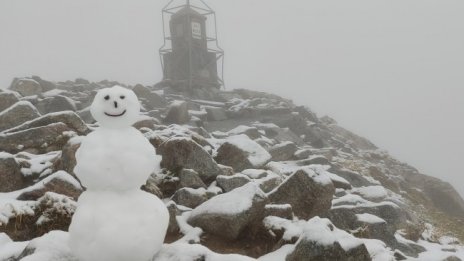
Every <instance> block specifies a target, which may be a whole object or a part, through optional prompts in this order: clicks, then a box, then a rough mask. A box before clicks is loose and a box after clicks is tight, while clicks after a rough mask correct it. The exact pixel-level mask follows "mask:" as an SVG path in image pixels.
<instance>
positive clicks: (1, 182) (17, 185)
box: [0, 152, 26, 192]
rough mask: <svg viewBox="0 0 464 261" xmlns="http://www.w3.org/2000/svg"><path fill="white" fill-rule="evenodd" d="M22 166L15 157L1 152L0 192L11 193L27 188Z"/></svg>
mask: <svg viewBox="0 0 464 261" xmlns="http://www.w3.org/2000/svg"><path fill="white" fill-rule="evenodd" d="M25 183H26V182H25V179H24V176H23V174H22V173H21V166H20V165H19V164H18V162H17V161H16V159H15V158H14V156H13V155H11V154H8V153H6V152H0V192H11V191H15V190H19V189H22V188H24V187H25V186H26V184H25Z"/></svg>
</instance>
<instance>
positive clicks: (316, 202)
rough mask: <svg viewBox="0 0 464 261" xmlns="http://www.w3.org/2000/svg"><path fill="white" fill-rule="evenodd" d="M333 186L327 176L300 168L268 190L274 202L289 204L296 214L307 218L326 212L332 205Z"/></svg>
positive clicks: (271, 200)
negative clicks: (271, 189) (278, 184)
mask: <svg viewBox="0 0 464 261" xmlns="http://www.w3.org/2000/svg"><path fill="white" fill-rule="evenodd" d="M334 193H335V188H334V186H333V184H332V182H331V181H330V179H329V177H328V176H327V175H326V174H323V173H316V172H315V171H314V170H312V169H300V170H298V171H296V172H295V173H294V174H292V175H291V176H289V177H288V178H287V179H286V180H285V181H284V182H283V183H282V184H281V185H280V186H278V187H277V188H275V189H274V190H273V191H271V192H269V194H268V196H269V200H270V202H272V203H276V204H286V203H288V204H290V205H292V208H293V211H294V213H295V215H296V216H298V217H300V218H303V219H308V218H311V217H314V216H318V215H321V214H324V213H325V212H327V211H328V210H329V209H330V207H331V206H332V197H333V195H334Z"/></svg>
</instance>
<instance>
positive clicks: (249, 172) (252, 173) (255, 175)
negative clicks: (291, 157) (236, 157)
mask: <svg viewBox="0 0 464 261" xmlns="http://www.w3.org/2000/svg"><path fill="white" fill-rule="evenodd" d="M241 173H242V174H243V175H246V176H248V177H249V178H252V179H260V178H264V177H266V176H267V171H266V170H263V169H245V170H243V171H242V172H241Z"/></svg>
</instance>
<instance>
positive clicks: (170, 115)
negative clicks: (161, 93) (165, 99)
mask: <svg viewBox="0 0 464 261" xmlns="http://www.w3.org/2000/svg"><path fill="white" fill-rule="evenodd" d="M189 120H190V115H189V113H188V104H187V102H185V101H173V102H172V103H171V104H170V105H169V107H168V111H167V115H166V117H165V118H164V122H166V123H175V124H185V123H187V122H188V121H189Z"/></svg>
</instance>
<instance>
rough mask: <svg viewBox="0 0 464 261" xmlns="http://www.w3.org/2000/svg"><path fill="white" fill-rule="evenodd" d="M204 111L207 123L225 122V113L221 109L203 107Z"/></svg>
mask: <svg viewBox="0 0 464 261" xmlns="http://www.w3.org/2000/svg"><path fill="white" fill-rule="evenodd" d="M203 107H204V109H205V110H206V114H207V119H208V121H223V120H227V112H226V110H225V109H223V108H219V107H213V106H203Z"/></svg>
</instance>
